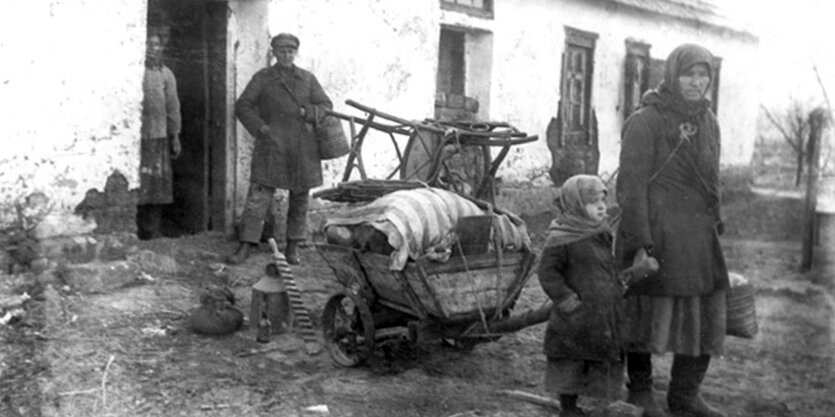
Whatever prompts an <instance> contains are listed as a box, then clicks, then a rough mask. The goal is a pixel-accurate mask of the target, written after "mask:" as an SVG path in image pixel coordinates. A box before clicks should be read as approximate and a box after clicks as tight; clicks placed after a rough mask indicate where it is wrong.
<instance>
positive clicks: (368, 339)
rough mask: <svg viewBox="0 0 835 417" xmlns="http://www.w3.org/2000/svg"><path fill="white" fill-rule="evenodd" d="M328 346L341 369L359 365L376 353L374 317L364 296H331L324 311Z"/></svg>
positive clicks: (324, 329) (324, 331) (326, 343)
mask: <svg viewBox="0 0 835 417" xmlns="http://www.w3.org/2000/svg"><path fill="white" fill-rule="evenodd" d="M322 332H323V333H324V340H325V345H326V346H327V348H328V352H329V353H330V355H331V359H333V361H334V363H336V364H337V365H339V366H344V367H353V366H357V365H360V364H362V363H364V362H365V361H367V360H368V358H370V357H371V354H372V353H374V332H375V330H374V318H373V316H372V315H371V310H370V309H369V308H368V304H367V303H366V302H365V300H363V299H362V297H359V296H355V295H352V294H345V293H340V294H336V295H334V296H332V297H331V298H330V299H329V300H328V302H327V304H325V309H324V311H323V312H322Z"/></svg>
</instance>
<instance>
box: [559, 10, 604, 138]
mask: <svg viewBox="0 0 835 417" xmlns="http://www.w3.org/2000/svg"><path fill="white" fill-rule="evenodd" d="M565 39H566V40H565V52H564V53H563V65H562V82H561V89H560V102H561V104H562V105H561V108H562V120H563V123H562V125H563V130H562V132H563V141H564V140H565V139H567V138H572V137H573V138H576V139H580V138H581V137H582V138H584V139H583V140H587V139H589V134H588V133H589V127H590V123H589V122H590V120H591V88H592V74H593V72H594V47H595V42H596V41H597V35H596V34H593V33H589V32H584V31H580V30H577V29H573V28H568V27H567V28H566V38H565Z"/></svg>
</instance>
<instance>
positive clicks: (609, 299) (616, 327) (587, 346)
mask: <svg viewBox="0 0 835 417" xmlns="http://www.w3.org/2000/svg"><path fill="white" fill-rule="evenodd" d="M611 250H612V240H611V236H610V235H609V234H608V233H599V234H596V235H593V236H591V237H588V238H585V239H582V240H578V241H575V242H572V243H568V244H566V245H559V246H550V247H546V248H545V250H543V252H542V257H541V260H540V263H539V271H538V275H539V283H540V285H542V289H543V290H544V291H545V293H546V294H547V295H548V297H549V298H551V300H553V301H554V305H555V306H554V308H553V309H552V310H551V316H550V318H549V321H548V327H547V328H546V330H545V341H544V352H545V355H546V356H548V357H550V358H566V359H576V360H594V361H606V360H614V361H618V360H620V353H621V331H622V329H621V327H622V325H623V312H622V311H623V310H622V309H623V292H622V291H623V290H622V286H621V284H620V283H619V282H618V280H617V278H616V275H615V274H616V270H615V263H614V258H613V256H612V252H611ZM572 294H576V295H577V297H578V298H579V299H580V302H581V303H582V304H581V305H580V307H578V308H577V310H575V311H573V312H571V313H569V314H566V313H563V312H561V311H559V309H558V308H557V307H556V305H557V304H559V303H560V302H561V301H563V300H566V299H567V298H569V297H571V296H572Z"/></svg>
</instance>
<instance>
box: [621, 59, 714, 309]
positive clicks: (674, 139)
mask: <svg viewBox="0 0 835 417" xmlns="http://www.w3.org/2000/svg"><path fill="white" fill-rule="evenodd" d="M697 63H704V64H707V65H708V67H711V68H712V66H711V65H712V55H711V54H710V52H709V51H707V50H706V49H704V48H702V47H700V46H696V45H682V46H680V47H678V48H676V49H675V50H673V52H672V53H670V56H669V58H668V59H667V64H666V69H665V75H664V81H663V82H662V83H661V84H660V85H659V87H658V88H657V89H656V90H652V91H649V92H648V93H647V94H645V96H644V100H643V107H642V108H641V109H639V110H638V111H636V112H635V113H633V114H632V115H631V116H630V117H629V119H627V121H626V123H625V125H624V129H623V134H622V145H621V154H620V173H619V175H618V181H617V199H618V203H619V204H620V207H621V209H622V212H621V215H622V217H621V222H620V225H619V229H618V235H617V245H616V246H617V248H616V250H617V253H618V254H619V256H620V259H621V262H623V263H624V264H627V265H628V264H631V263H632V262H631V260H632V257H633V256H634V254H635V252H636V251H637V250H638V249H639V248H644V249H647V250H648V252H649V253H650V255H652V256H654V257H655V258H656V259H658V261H659V264H660V268H661V269H660V271H659V274H658V275H657V276H656V279H655V280H649V281H648V282H647V284H646V285H645V286H644V287H642V288H635V289H634V291H635V292H636V293H637V294H643V295H658V296H695V295H703V294H707V293H710V292H711V291H713V290H715V289H718V288H727V286H728V277H727V268H726V266H725V259H724V256H723V254H722V249H721V246H720V243H719V239H718V234H717V227H716V226H717V225H718V224H719V222H720V221H721V219H720V214H719V204H720V200H719V153H720V141H721V139H720V131H719V125H718V123H717V121H716V117H715V116H714V114H713V112H712V111H711V110H710V106H709V104H710V103H709V102H708V101H707V100H705V99H703V100H700V101H697V102H688V101H685V100H684V99H683V98H682V96H681V94H680V93H679V91H678V75H679V74H680V73H681V72H682V71H684V70H686V69H687V68H688V67H690V66H692V65H694V64H697ZM711 74H713V72H712V70H711Z"/></svg>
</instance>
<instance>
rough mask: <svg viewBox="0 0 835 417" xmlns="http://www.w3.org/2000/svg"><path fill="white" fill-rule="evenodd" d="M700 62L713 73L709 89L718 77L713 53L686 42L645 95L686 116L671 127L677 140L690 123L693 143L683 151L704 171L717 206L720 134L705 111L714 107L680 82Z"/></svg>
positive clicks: (710, 199)
mask: <svg viewBox="0 0 835 417" xmlns="http://www.w3.org/2000/svg"><path fill="white" fill-rule="evenodd" d="M696 64H705V65H707V68H708V72H709V74H710V83H708V85H707V88H708V89H709V88H710V86H711V85H712V84H713V82H714V77H715V69H714V68H713V54H711V53H710V51H708V50H707V49H706V48H704V47H702V46H699V45H694V44H683V45H680V46H678V47H677V48H675V49H673V51H672V52H670V55H669V56H668V57H667V62H666V66H665V67H664V80H663V81H662V82H661V84H660V85H659V86H658V88H657V89H655V90H650V91H648V92H647V93H646V94H645V95H644V98H643V104H644V105H655V106H658V107H660V108H661V109H663V110H664V111H670V112H674V113H678V114H679V115H681V116H682V117H681V119H683V121H682V122H681V124H680V125H671V126H669V127H668V129H669V130H670V132H672V137H673V140H674V141H675V142H676V143H677V142H678V140H679V132H680V131H682V127H684V126H686V127H688V128H689V129H684V130H689V131H690V132H692V133H691V134H690V135H689V136H688V141H689V142H690V144H689V146H687V147H685V148H684V150H683V151H681V152H684V153H687V154H688V156H687V159H689V161H690V162H689V163H690V164H692V165H693V167H694V169H695V170H696V173H698V174H699V175H700V181H701V182H702V183H703V185H704V188H705V190H704V191H705V198H706V201H707V202H708V205H710V206H713V205H715V204H717V203H718V195H719V194H718V193H719V191H718V187H719V172H718V166H717V164H716V163H715V162H717V161H718V160H719V142H718V140H715V138H713V137H712V136H713V135H718V134H719V132H713V131H712V128H711V126H709V125H708V124H707V123H706V120H707V117H705V113H706V112H708V111H709V109H710V101H709V100H708V99H707V98H705V97H703V98H702V99H701V100H699V101H688V100H685V99H684V97H683V96H682V95H681V92H680V91H679V85H678V77H679V75H681V73H682V72H684V71H685V70H687V69H688V68H690V67H692V66H693V65H696ZM664 111H662V114H664ZM665 118H666V116H665ZM706 131H707V132H706Z"/></svg>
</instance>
